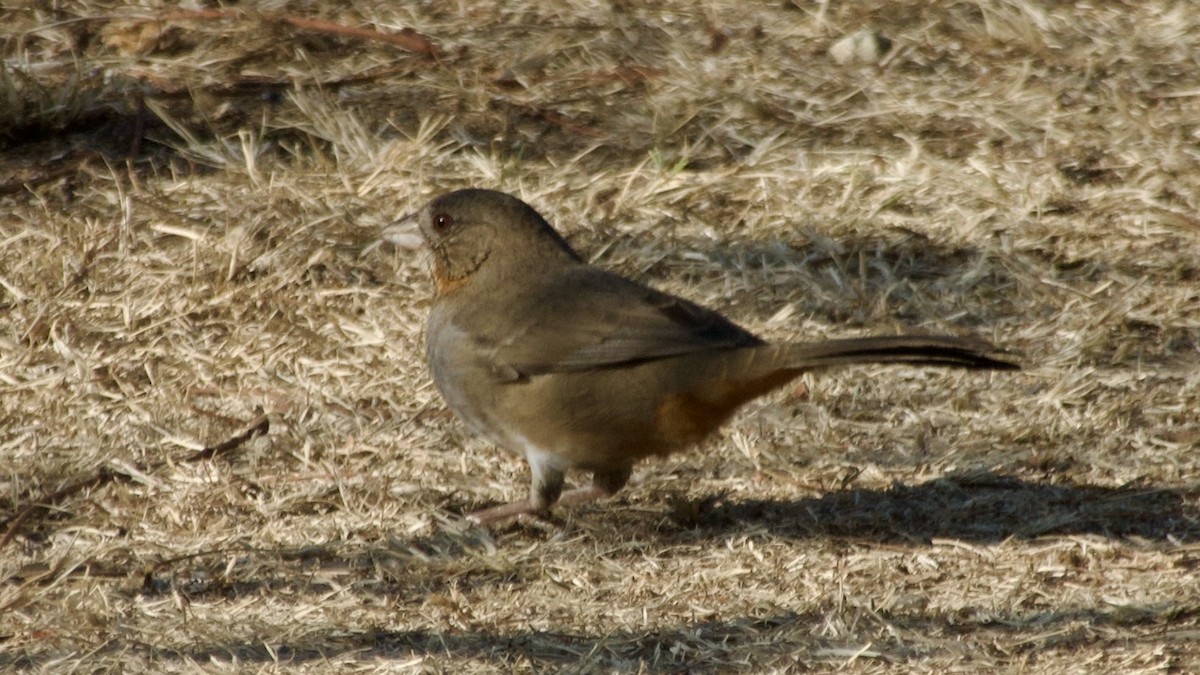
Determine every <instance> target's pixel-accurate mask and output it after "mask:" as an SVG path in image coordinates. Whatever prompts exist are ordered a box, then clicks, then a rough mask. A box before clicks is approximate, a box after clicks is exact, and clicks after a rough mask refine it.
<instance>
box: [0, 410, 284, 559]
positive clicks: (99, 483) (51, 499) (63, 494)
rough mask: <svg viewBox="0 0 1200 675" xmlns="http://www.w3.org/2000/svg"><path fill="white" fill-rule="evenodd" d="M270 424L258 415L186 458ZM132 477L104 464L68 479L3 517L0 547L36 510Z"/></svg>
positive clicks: (225, 446)
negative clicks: (82, 475)
mask: <svg viewBox="0 0 1200 675" xmlns="http://www.w3.org/2000/svg"><path fill="white" fill-rule="evenodd" d="M270 427H271V424H270V420H269V418H268V417H267V416H266V415H259V416H258V417H256V418H254V420H252V421H251V422H250V424H248V425H247V426H246V428H245V429H244V430H242V431H240V432H238V433H237V434H235V435H234V436H232V437H230V438H229V439H228V440H225V441H222V442H221V443H217V444H216V445H210V446H208V447H206V448H204V449H203V450H199V451H197V452H196V453H194V454H192V455H190V456H189V457H187V458H185V459H184V460H183V461H185V462H199V461H201V460H205V459H210V458H214V457H217V456H218V455H222V454H224V453H227V452H229V451H230V450H233V449H235V448H237V447H239V446H241V445H243V444H244V443H246V441H249V440H250V439H252V438H254V437H255V436H258V435H260V434H265V433H267V431H268V430H269V429H270ZM166 465H167V462H166V461H159V462H155V463H153V464H151V465H150V467H149V468H147V470H146V471H145V473H154V472H155V471H158V470H159V469H161V468H163V467H164V466H166ZM132 479H133V477H132V476H130V475H129V474H127V473H125V472H123V471H114V470H113V469H111V468H109V467H103V468H101V469H99V470H97V471H96V473H95V474H93V475H91V476H88V477H87V478H81V479H79V480H77V481H75V482H73V483H69V484H67V485H65V486H63V487H61V488H59V489H57V490H55V491H54V492H51V493H50V494H48V495H46V496H44V497H42V498H41V499H38V500H37V501H36V502H34V503H32V504H28V505H26V506H25V507H24V508H22V509H21V510H20V511H19V512H17V514H16V515H15V516H13V517H11V518H7V519H4V520H0V526H2V525H8V530H7V531H6V532H5V533H4V536H3V537H0V550H3V549H4V547H5V546H7V545H8V543H9V542H10V541H12V540H13V537H15V536H17V532H18V531H20V529H21V526H22V525H24V524H25V521H26V520H28V519H29V518H30V516H32V515H33V514H34V513H35V512H37V511H48V510H50V508H51V507H53V506H55V505H57V504H59V503H60V502H63V501H65V500H67V499H69V498H71V497H73V496H74V495H76V494H78V493H79V492H82V491H83V490H86V489H88V488H98V487H103V486H104V485H107V484H109V483H111V482H112V481H114V480H126V481H127V480H132Z"/></svg>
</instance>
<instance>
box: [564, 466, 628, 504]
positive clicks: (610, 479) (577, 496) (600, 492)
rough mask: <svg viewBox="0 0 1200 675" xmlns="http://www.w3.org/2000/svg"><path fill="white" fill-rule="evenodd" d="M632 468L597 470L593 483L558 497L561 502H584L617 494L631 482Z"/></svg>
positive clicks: (593, 476)
mask: <svg viewBox="0 0 1200 675" xmlns="http://www.w3.org/2000/svg"><path fill="white" fill-rule="evenodd" d="M632 473H633V469H632V468H626V469H617V470H616V471H597V472H596V473H595V474H593V475H592V484H591V485H588V486H586V487H578V488H574V489H572V490H567V491H566V492H564V493H562V496H560V497H559V498H558V503H559V504H584V503H586V502H590V501H595V500H597V499H603V498H605V497H611V496H613V495H615V494H616V493H617V492H618V491H620V489H621V488H623V487H625V484H626V483H628V482H629V476H630V474H632Z"/></svg>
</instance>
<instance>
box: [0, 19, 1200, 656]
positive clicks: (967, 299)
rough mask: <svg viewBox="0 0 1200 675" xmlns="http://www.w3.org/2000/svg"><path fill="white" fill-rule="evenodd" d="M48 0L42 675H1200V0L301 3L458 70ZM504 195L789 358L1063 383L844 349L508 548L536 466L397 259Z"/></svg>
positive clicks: (327, 41)
mask: <svg viewBox="0 0 1200 675" xmlns="http://www.w3.org/2000/svg"><path fill="white" fill-rule="evenodd" d="M50 4H52V5H53V6H55V7H60V9H58V10H55V11H53V12H51V11H50V10H45V9H35V8H34V7H35V6H37V7H41V6H43V5H46V3H36V4H35V3H29V5H30V6H29V7H27V8H24V9H9V10H4V11H2V12H0V19H3V25H4V29H3V30H4V31H5V33H4V34H3V43H2V44H3V55H4V59H5V61H4V66H3V70H0V89H2V91H0V106H3V109H2V110H0V121H2V122H3V127H4V128H3V129H0V143H3V144H4V147H3V148H2V150H0V193H2V194H0V202H2V204H0V457H2V458H3V463H2V466H3V467H4V472H3V475H2V476H0V518H3V523H4V525H3V527H4V530H5V531H6V532H8V536H7V537H5V539H4V545H3V548H2V549H0V669H31V670H36V671H45V672H63V671H65V670H68V669H75V670H80V671H84V672H96V671H121V672H162V671H182V670H187V671H194V670H212V671H221V670H251V671H258V670H268V671H272V670H312V671H325V670H329V669H331V668H334V667H336V668H339V669H342V670H350V669H357V670H373V669H381V670H395V671H407V670H418V671H434V672H436V671H443V672H455V673H463V672H493V671H496V670H513V671H519V672H545V671H558V670H563V671H574V672H683V671H688V672H729V671H745V672H778V671H799V670H816V671H828V670H840V669H845V670H851V671H855V672H880V671H893V670H894V671H917V672H946V671H949V670H960V671H962V670H969V671H992V670H1000V671H1007V672H1016V671H1020V672H1034V673H1043V672H1125V673H1136V672H1160V671H1174V672H1185V671H1193V672H1194V671H1197V670H1200V483H1198V478H1200V453H1198V452H1197V446H1198V445H1200V412H1198V411H1200V217H1198V216H1197V214H1198V213H1200V125H1198V123H1197V119H1198V118H1197V114H1196V110H1197V108H1196V106H1197V100H1198V99H1200V69H1198V68H1197V67H1196V66H1197V64H1196V57H1195V55H1196V54H1197V53H1200V14H1197V13H1196V12H1195V11H1194V7H1192V6H1191V5H1190V4H1189V3H1186V2H1171V1H1168V0H1148V1H1147V2H1124V3H1122V2H1104V3H1065V2H1053V1H1047V2H1041V3H1035V2H1031V1H1029V0H1006V1H1004V2H995V3H994V2H982V1H980V0H964V1H960V2H945V3H933V4H932V6H931V3H926V2H915V1H908V0H905V1H902V2H852V3H810V2H772V3H740V2H728V1H727V0H714V1H712V2H708V3H704V4H703V6H702V7H698V6H696V5H695V4H693V3H688V2H678V3H669V4H667V5H661V4H660V3H644V4H643V3H636V2H624V1H622V2H614V3H612V4H610V5H594V4H593V3H590V2H578V3H575V4H571V3H496V4H495V5H487V4H484V3H460V4H458V5H454V4H452V3H435V2H428V3H394V2H373V1H367V2H355V3H342V4H329V5H328V7H322V5H321V3H315V4H313V3H287V2H282V3H272V6H273V7H274V8H275V9H278V10H280V11H282V12H284V13H286V14H288V15H290V16H300V17H309V18H320V19H324V20H327V21H329V22H333V23H337V24H341V25H345V26H352V27H359V28H370V29H374V30H378V31H381V32H385V33H394V32H396V31H398V30H399V29H401V28H405V27H410V28H414V29H416V30H417V31H419V32H420V33H421V34H424V35H426V36H428V37H429V38H430V39H431V40H432V41H433V42H434V43H435V44H436V45H437V47H438V57H437V58H436V59H430V58H427V57H425V56H422V55H421V54H417V53H411V52H408V51H405V50H403V49H401V48H398V47H397V46H395V45H391V44H388V43H385V42H376V41H371V40H367V39H362V38H361V37H353V36H340V35H337V34H333V33H327V32H323V31H320V30H307V29H303V28H298V27H295V26H294V25H291V24H287V23H283V22H280V21H277V20H273V19H272V18H270V17H265V18H264V17H256V16H250V15H247V16H240V17H239V16H226V17H224V18H212V17H200V16H198V15H188V14H187V13H177V12H175V10H173V9H171V8H169V7H166V8H148V7H146V5H147V4H148V3H140V5H139V6H138V7H121V6H118V5H119V4H120V3H109V4H106V5H100V4H96V3H93V2H90V1H89V0H85V1H84V2H79V3H50ZM46 6H49V5H46ZM135 19H147V20H151V19H160V21H155V22H151V23H146V22H142V23H138V22H136V21H133V20H135ZM862 28H878V29H880V30H882V31H883V32H884V33H885V34H887V36H888V37H890V38H891V39H892V40H893V41H894V43H895V45H894V48H893V50H892V52H890V53H889V54H888V55H887V57H886V58H885V60H884V62H883V63H882V65H879V66H839V65H837V64H835V63H834V62H833V61H832V59H830V58H829V57H828V56H827V54H826V50H827V49H828V47H829V45H830V44H832V43H833V41H835V40H836V39H838V38H839V37H840V36H842V35H845V34H848V33H851V32H854V31H856V30H859V29H862ZM466 185H475V186H484V187H494V188H500V189H504V190H508V191H511V192H514V193H517V194H520V195H521V196H523V197H525V198H526V199H527V200H528V201H530V202H532V203H533V204H534V205H535V206H537V207H538V208H539V209H540V210H542V211H543V212H544V213H545V214H546V215H547V216H549V217H550V218H551V219H552V220H553V221H554V222H556V223H558V224H559V226H560V227H561V228H562V229H563V230H564V231H565V233H566V234H567V235H568V236H569V238H570V239H571V240H572V241H573V242H574V243H575V244H577V245H578V246H579V247H580V248H581V249H583V250H585V251H587V252H590V253H591V255H593V256H594V258H595V259H596V260H597V261H598V262H599V263H601V264H604V265H608V266H611V267H613V268H616V269H619V270H621V271H623V272H626V273H629V274H632V275H636V276H638V277H640V278H642V279H646V280H648V281H650V282H652V283H654V284H656V285H658V286H659V287H661V288H664V289H667V290H670V291H673V292H679V293H682V294H684V295H687V296H688V297H691V298H693V299H696V300H699V301H702V302H705V303H707V304H709V305H711V306H715V307H717V308H719V309H721V310H723V311H726V312H727V313H729V314H730V315H731V316H733V317H734V318H735V319H737V320H738V321H740V322H741V323H743V324H744V325H746V326H748V327H749V328H751V329H753V330H756V331H759V332H761V333H762V334H764V335H766V336H769V337H772V338H786V337H788V336H792V335H804V336H809V337H812V336H819V335H847V334H859V333H866V332H889V331H896V330H902V329H924V330H948V331H973V332H978V333H982V334H985V335H989V336H992V337H994V338H995V339H996V340H998V341H999V342H1001V343H1003V344H1005V345H1008V346H1012V347H1016V348H1019V349H1022V350H1024V351H1025V353H1026V354H1027V358H1028V362H1029V364H1030V367H1029V368H1028V369H1027V370H1026V371H1024V372H1022V373H1018V374H1003V375H999V374H997V375H988V374H967V373H958V372H935V371H926V370H906V369H882V368H880V369H873V368H871V369H868V368H860V369H855V370H848V371H845V372H842V373H838V374H836V375H830V376H824V377H820V378H814V379H813V380H811V381H807V382H805V385H806V387H799V388H796V389H793V390H792V391H790V392H786V393H784V394H783V395H780V396H776V397H774V398H772V399H770V400H767V401H764V402H763V403H761V404H757V405H755V406H753V409H752V410H750V411H748V412H747V413H746V414H744V415H742V416H740V417H739V418H738V419H737V420H736V421H735V422H734V423H733V424H731V425H730V426H729V428H728V429H727V430H726V433H725V434H724V435H723V436H722V437H721V438H720V439H718V440H717V441H716V442H714V443H711V444H710V445H709V446H708V447H705V448H703V449H701V450H700V451H697V452H694V453H692V454H690V455H687V456H681V457H676V458H672V459H670V460H667V461H662V462H658V463H654V464H649V465H646V466H645V467H643V470H642V471H641V472H639V473H638V474H637V475H636V476H635V481H634V484H633V485H632V486H631V487H630V488H629V489H628V490H627V491H625V492H624V493H623V494H622V495H621V496H620V497H618V498H617V499H615V500H613V501H612V502H610V503H606V504H597V505H591V506H587V507H580V508H577V509H570V510H564V511H563V512H562V513H561V514H560V516H561V519H562V521H563V524H562V526H561V528H553V529H548V530H540V529H536V528H533V527H531V526H525V525H512V526H508V527H501V528H498V529H496V530H494V531H492V532H484V531H480V530H477V529H463V528H462V527H461V525H460V524H459V523H458V520H457V518H456V516H455V514H459V513H462V512H463V511H465V510H469V509H472V508H477V507H480V506H483V505H486V504H490V503H494V502H496V501H499V500H506V499H511V498H514V497H516V496H517V495H520V494H523V491H524V489H525V485H526V475H525V467H524V464H523V463H522V462H520V461H519V460H516V459H513V458H510V457H508V456H506V455H503V454H502V453H500V452H499V451H497V450H494V449H492V448H489V447H487V446H486V445H485V444H483V443H482V442H480V441H478V440H474V439H471V438H469V437H468V436H467V434H466V433H465V432H464V430H463V428H462V427H461V426H460V425H459V424H458V423H457V422H455V421H454V420H453V419H452V418H451V417H450V416H449V415H448V413H447V412H446V411H445V408H444V406H443V405H442V403H441V402H440V400H439V399H438V397H437V395H436V393H435V392H434V391H433V390H432V388H431V386H430V384H429V381H428V378H427V376H426V374H425V371H424V366H423V364H422V363H421V345H420V340H421V338H420V333H421V325H422V322H423V317H424V314H425V311H426V309H427V307H428V298H429V294H430V288H429V283H428V281H427V279H426V276H425V273H424V270H423V268H422V261H421V260H419V259H413V258H410V257H407V256H404V255H400V254H396V253H394V252H392V251H390V250H388V249H385V248H383V247H380V246H377V245H376V244H375V243H374V241H375V237H376V233H377V231H378V227H379V226H380V225H382V224H383V223H385V222H387V221H388V220H389V219H390V218H391V217H392V216H394V215H397V214H398V213H400V212H403V211H406V210H408V209H410V208H412V207H413V206H414V205H416V204H419V203H420V202H421V201H422V200H423V199H424V198H426V197H427V196H428V195H430V194H432V193H434V192H437V191H441V190H445V189H449V188H453V187H460V186H466ZM264 412H265V413H266V414H267V415H268V418H269V420H270V431H269V433H267V434H265V435H259V436H256V437H254V438H252V439H249V440H246V441H245V442H242V443H235V444H233V445H234V446H235V447H231V448H229V449H227V450H226V451H225V452H220V453H215V454H213V455H212V456H211V457H208V456H205V457H202V458H198V457H197V456H196V454H197V452H198V451H201V450H202V449H203V448H205V447H209V448H210V449H212V446H215V445H217V444H220V443H222V442H224V441H226V440H228V439H231V438H234V437H235V436H237V434H238V433H239V432H240V431H242V430H243V429H245V427H246V425H247V424H248V423H250V421H251V420H252V419H254V418H255V417H256V416H257V415H258V414H260V413H264ZM56 493H57V498H56V499H53V500H52V499H50V497H51V496H55V495H56Z"/></svg>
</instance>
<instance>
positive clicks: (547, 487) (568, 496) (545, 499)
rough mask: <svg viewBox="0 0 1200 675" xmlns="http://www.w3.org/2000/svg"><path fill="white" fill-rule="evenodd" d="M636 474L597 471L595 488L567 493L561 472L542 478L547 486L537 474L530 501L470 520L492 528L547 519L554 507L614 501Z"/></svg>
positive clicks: (480, 513)
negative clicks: (512, 520)
mask: <svg viewBox="0 0 1200 675" xmlns="http://www.w3.org/2000/svg"><path fill="white" fill-rule="evenodd" d="M533 466H534V465H533V464H532V463H530V467H531V468H532V467H533ZM632 473H633V469H632V468H625V469H618V470H616V471H597V472H596V473H595V474H594V475H593V476H592V483H591V485H588V486H586V487H578V488H573V489H571V490H567V491H566V492H563V489H562V488H563V473H562V472H561V471H558V472H556V473H555V474H554V475H553V476H548V475H546V474H545V473H544V472H543V473H542V474H541V476H540V477H541V478H542V479H543V482H541V483H539V480H538V479H539V474H538V472H537V471H536V470H535V472H534V479H533V484H532V486H531V487H530V495H529V499H526V500H523V501H519V502H512V503H511V504H501V505H500V506H493V507H492V508H490V509H484V510H482V511H476V512H475V513H472V514H471V515H470V516H468V518H470V519H471V520H473V521H475V522H477V523H479V524H480V525H488V524H491V523H495V522H499V521H501V520H507V519H509V518H515V517H517V516H522V515H534V516H545V515H546V514H547V513H549V512H550V507H551V506H553V505H554V504H584V503H587V502H590V501H595V500H597V499H603V498H605V497H611V496H613V495H614V494H616V493H617V492H618V491H619V490H620V489H621V488H623V487H625V484H626V483H628V482H629V476H630V475H631V474H632ZM555 477H556V478H557V482H554V481H553V480H552V481H551V482H549V483H547V482H545V479H547V478H555ZM541 504H544V506H542V507H541V508H537V506H536V505H541Z"/></svg>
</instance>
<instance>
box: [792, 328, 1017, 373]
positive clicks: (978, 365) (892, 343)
mask: <svg viewBox="0 0 1200 675" xmlns="http://www.w3.org/2000/svg"><path fill="white" fill-rule="evenodd" d="M778 347H779V348H780V353H779V355H778V356H779V358H780V362H781V365H782V366H783V367H785V368H797V369H802V370H810V369H815V368H828V367H830V366H838V365H844V364H849V363H908V364H912V365H927V366H952V367H958V368H971V369H977V370H1020V368H1021V366H1020V364H1019V363H1017V361H1016V360H1015V358H1014V355H1013V354H1012V353H1010V352H1006V351H1004V350H1001V349H999V348H997V347H996V346H994V345H992V344H991V343H989V342H986V341H984V340H981V339H978V338H961V337H954V336H950V335H886V336H877V337H864V338H849V339H843V340H826V341H822V342H794V343H787V344H782V345H778Z"/></svg>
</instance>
